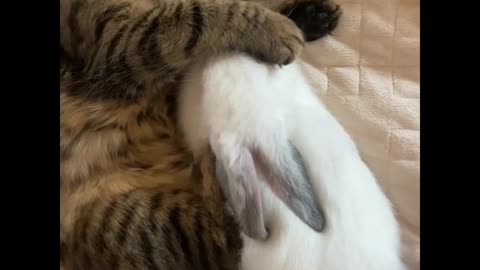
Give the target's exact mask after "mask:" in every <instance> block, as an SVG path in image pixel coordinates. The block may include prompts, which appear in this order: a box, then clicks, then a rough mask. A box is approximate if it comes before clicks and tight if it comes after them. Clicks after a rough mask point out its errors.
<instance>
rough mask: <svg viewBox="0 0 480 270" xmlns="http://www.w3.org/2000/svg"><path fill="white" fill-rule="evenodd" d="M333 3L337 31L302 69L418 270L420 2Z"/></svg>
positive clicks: (308, 51) (315, 46)
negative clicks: (358, 158) (384, 199)
mask: <svg viewBox="0 0 480 270" xmlns="http://www.w3.org/2000/svg"><path fill="white" fill-rule="evenodd" d="M337 2H338V3H339V4H340V5H341V6H342V7H343V11H344V15H343V17H342V18H341V20H340V23H339V26H338V28H337V30H336V31H335V32H334V33H333V36H331V37H327V38H325V39H322V40H318V41H315V42H313V43H310V44H309V45H308V46H307V47H306V48H305V51H304V53H303V56H302V60H303V62H304V69H305V72H306V74H307V75H308V77H309V80H310V82H311V84H312V85H313V86H314V87H315V89H316V91H317V93H318V95H319V97H320V98H321V99H322V100H323V101H324V103H325V104H326V106H327V107H328V109H329V110H330V111H331V112H332V113H333V114H334V115H335V117H336V118H337V119H338V120H339V121H340V123H341V124H342V125H343V126H344V127H345V129H346V130H347V132H349V133H350V135H351V136H352V138H353V139H354V141H355V142H356V143H357V145H358V147H359V149H360V152H361V154H362V157H363V159H364V160H365V162H366V163H367V164H368V166H369V167H370V168H371V169H372V171H373V172H374V174H375V175H376V177H377V179H378V181H379V183H380V185H381V187H382V188H383V190H384V192H385V193H386V194H387V196H388V197H389V198H390V200H391V201H392V203H393V206H394V208H395V210H396V214H397V218H398V220H399V222H400V223H401V226H402V231H403V243H404V245H403V248H404V259H405V261H406V263H407V264H408V266H409V269H410V270H415V269H419V268H420V266H419V264H420V263H419V262H420V179H419V167H420V161H419V157H420V153H419V149H420V142H419V139H420V135H419V125H420V115H419V114H420V103H419V97H420V87H419V77H420V68H419V66H420V49H419V44H420V38H419V32H420V30H419V28H420V18H419V17H420V0H337Z"/></svg>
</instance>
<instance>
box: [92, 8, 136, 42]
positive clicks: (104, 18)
mask: <svg viewBox="0 0 480 270" xmlns="http://www.w3.org/2000/svg"><path fill="white" fill-rule="evenodd" d="M129 7H130V4H128V3H123V4H119V5H114V6H110V7H107V9H106V10H105V11H104V12H102V14H101V15H100V16H99V17H98V18H97V20H96V21H97V25H96V27H95V41H96V42H98V41H100V39H101V38H102V36H103V32H104V30H105V27H106V25H107V24H108V23H109V22H110V20H112V19H113V18H115V17H116V16H117V15H118V14H119V13H120V12H122V11H124V10H125V9H127V8H129Z"/></svg>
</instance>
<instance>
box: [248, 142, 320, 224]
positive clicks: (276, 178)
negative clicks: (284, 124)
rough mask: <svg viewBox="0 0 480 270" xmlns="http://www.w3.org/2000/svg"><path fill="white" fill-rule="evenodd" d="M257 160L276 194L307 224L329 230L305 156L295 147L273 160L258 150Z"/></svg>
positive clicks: (256, 150) (265, 178) (254, 155)
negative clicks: (307, 168) (304, 159)
mask: <svg viewBox="0 0 480 270" xmlns="http://www.w3.org/2000/svg"><path fill="white" fill-rule="evenodd" d="M252 152H253V157H252V158H253V159H254V160H255V164H256V166H257V168H258V171H259V172H260V173H261V174H262V175H263V176H264V177H262V178H261V179H264V180H265V181H266V183H267V184H268V186H269V187H270V189H271V190H272V191H273V193H274V194H275V195H276V196H277V197H278V198H279V199H280V200H282V201H283V202H284V203H285V205H287V206H288V208H290V210H291V211H292V212H293V213H294V214H295V215H296V216H298V217H299V218H300V219H301V220H302V221H303V222H304V223H305V224H307V225H308V226H309V227H310V228H312V229H313V230H315V231H317V232H321V231H323V230H324V228H325V215H324V213H323V210H322V209H321V207H320V205H319V203H318V199H317V197H316V195H315V192H314V190H313V187H312V185H311V182H310V179H309V177H308V174H307V172H306V168H305V165H304V162H303V160H302V157H301V155H300V153H299V152H298V150H297V149H296V148H295V147H294V146H293V145H291V144H288V145H287V146H285V148H284V149H283V151H278V156H276V157H269V156H268V155H266V154H265V153H263V152H262V151H261V150H260V149H255V150H254V151H252Z"/></svg>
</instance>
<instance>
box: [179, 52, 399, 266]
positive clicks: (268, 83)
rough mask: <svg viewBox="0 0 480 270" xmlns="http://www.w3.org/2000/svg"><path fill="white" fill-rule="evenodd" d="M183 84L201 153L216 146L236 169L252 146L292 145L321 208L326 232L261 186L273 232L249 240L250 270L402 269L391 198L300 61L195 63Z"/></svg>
mask: <svg viewBox="0 0 480 270" xmlns="http://www.w3.org/2000/svg"><path fill="white" fill-rule="evenodd" d="M182 87H183V88H182V90H181V94H180V98H179V120H180V124H181V126H182V128H183V130H184V132H185V136H186V140H187V142H188V144H189V145H190V146H191V147H192V149H193V151H194V153H199V152H200V151H203V149H204V147H206V146H207V145H208V144H209V143H210V144H211V145H212V148H213V150H214V152H215V154H216V155H217V158H218V157H219V158H220V159H221V160H223V162H224V165H225V166H227V167H228V166H235V164H236V162H237V163H238V162H240V163H241V161H239V159H238V157H239V156H241V155H242V153H239V152H241V151H243V150H242V147H243V146H244V145H249V144H251V145H255V146H259V147H261V148H262V149H263V150H264V151H265V154H266V155H268V156H270V157H275V156H277V155H281V153H280V151H282V149H283V150H285V142H288V141H289V142H291V143H292V144H293V145H294V146H295V147H296V148H297V149H298V151H299V152H300V154H301V157H302V158H303V161H304V163H305V167H306V169H307V172H308V175H309V178H310V180H311V182H312V185H313V189H314V192H315V194H316V196H317V199H318V201H319V202H320V205H321V206H322V207H323V210H324V213H325V217H326V229H325V230H324V231H323V232H321V233H319V232H316V231H314V230H312V229H311V228H310V227H309V226H307V225H306V224H305V223H304V222H302V220H301V219H299V218H298V217H297V216H296V215H295V214H294V213H293V212H292V211H290V210H289V208H288V207H287V206H286V205H285V204H284V203H282V202H281V201H280V200H279V198H278V197H277V196H275V195H274V193H273V192H272V191H271V189H270V188H269V187H268V186H267V185H265V184H264V183H263V182H260V184H259V185H260V193H261V201H262V204H263V205H262V209H263V214H262V216H263V219H264V221H265V224H267V227H268V228H269V237H268V239H267V240H266V241H257V240H254V239H252V238H249V237H247V236H244V241H245V248H244V250H243V254H242V269H243V270H265V269H274V270H314V269H318V270H403V269H404V266H403V263H402V261H401V258H400V257H401V256H400V233H399V228H398V225H397V222H396V220H395V217H394V215H393V210H392V207H391V205H390V202H389V201H388V199H387V198H386V196H385V195H384V194H383V192H382V191H381V189H380V187H379V186H378V184H377V182H376V180H375V178H374V176H373V174H372V173H371V171H370V170H369V169H368V168H367V166H366V165H365V163H364V162H363V161H362V159H361V157H360V155H359V153H358V151H357V148H356V146H355V145H354V143H353V141H352V140H351V138H350V137H349V135H348V134H347V133H346V132H345V130H344V129H343V128H342V126H341V125H340V124H339V123H338V122H337V121H336V119H335V118H334V117H333V116H332V115H331V114H330V113H329V112H328V111H327V109H326V108H325V107H324V105H323V104H322V103H321V101H320V100H319V99H318V97H316V96H315V94H314V92H313V91H312V89H311V87H310V86H309V84H308V82H307V80H306V79H305V78H304V76H303V75H302V73H301V69H300V66H299V64H298V63H295V62H294V63H292V64H290V65H287V66H283V67H272V66H268V65H265V64H262V63H258V62H256V61H255V60H253V59H251V58H250V57H248V56H245V55H240V54H235V55H225V56H223V57H219V58H216V59H213V60H210V61H208V62H206V63H205V62H204V63H200V64H198V65H197V66H195V67H194V68H193V69H192V70H191V72H190V74H189V75H188V76H187V77H186V78H185V83H184V85H183V86H182ZM287 163H288V161H287ZM284 165H285V166H287V167H288V166H291V164H284ZM259 177H264V176H263V175H261V173H260V175H259ZM237 195H238V194H237ZM240 197H241V196H240ZM238 203H239V204H242V203H244V202H242V201H241V199H239V201H238Z"/></svg>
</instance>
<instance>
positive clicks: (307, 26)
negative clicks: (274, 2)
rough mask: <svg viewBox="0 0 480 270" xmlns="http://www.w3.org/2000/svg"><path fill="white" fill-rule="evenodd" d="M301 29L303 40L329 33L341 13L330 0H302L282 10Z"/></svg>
mask: <svg viewBox="0 0 480 270" xmlns="http://www.w3.org/2000/svg"><path fill="white" fill-rule="evenodd" d="M282 13H283V14H285V15H286V16H287V17H288V18H290V19H291V20H293V21H294V22H295V23H296V24H297V26H298V28H300V29H301V30H302V31H303V34H304V36H305V40H306V41H307V42H308V41H314V40H317V39H320V38H322V37H324V36H326V35H328V34H330V33H331V32H332V31H333V30H334V29H335V28H336V27H337V25H338V20H339V19H340V16H341V15H342V10H341V9H340V6H339V5H337V4H335V3H333V2H332V1H331V0H304V1H300V3H297V4H294V5H292V6H289V7H286V8H285V9H284V10H282Z"/></svg>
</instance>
